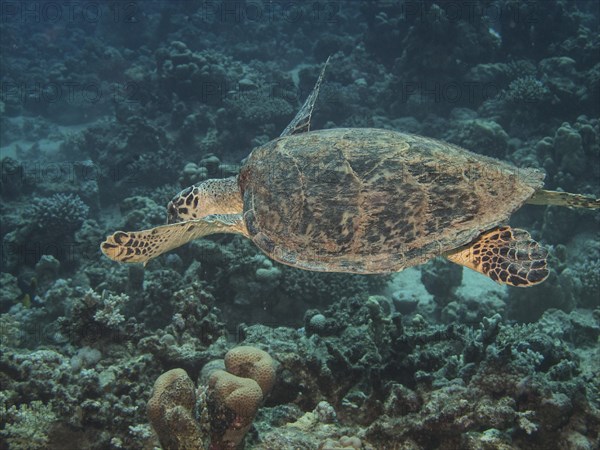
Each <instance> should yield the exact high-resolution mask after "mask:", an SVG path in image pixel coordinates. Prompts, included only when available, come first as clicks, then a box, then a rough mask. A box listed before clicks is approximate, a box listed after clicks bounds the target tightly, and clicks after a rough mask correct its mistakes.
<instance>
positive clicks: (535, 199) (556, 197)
mask: <svg viewBox="0 0 600 450" xmlns="http://www.w3.org/2000/svg"><path fill="white" fill-rule="evenodd" d="M527 203H529V204H530V205H555V206H566V207H568V208H587V209H598V208H600V199H597V198H594V197H590V196H588V195H581V194H572V193H570V192H559V191H549V190H546V189H540V190H539V191H536V192H535V193H534V194H533V195H532V196H531V198H530V199H529V200H527Z"/></svg>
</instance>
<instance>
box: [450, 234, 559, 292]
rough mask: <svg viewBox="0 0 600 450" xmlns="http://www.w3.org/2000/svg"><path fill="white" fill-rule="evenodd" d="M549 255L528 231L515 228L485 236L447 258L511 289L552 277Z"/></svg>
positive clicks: (531, 284)
mask: <svg viewBox="0 0 600 450" xmlns="http://www.w3.org/2000/svg"><path fill="white" fill-rule="evenodd" d="M547 256H548V252H547V251H546V249H545V248H543V247H541V246H540V245H539V244H538V243H537V242H536V241H534V240H533V239H531V236H530V235H529V233H528V232H527V231H524V230H520V229H517V228H511V227H501V228H496V229H494V230H491V231H487V232H485V233H483V234H481V235H480V236H479V237H478V238H477V239H476V240H475V241H473V242H472V243H471V244H470V245H469V246H468V247H463V248H461V249H458V250H456V251H455V252H451V253H449V254H448V255H446V257H447V258H448V259H449V260H450V261H452V262H455V263H457V264H460V265H463V266H465V267H468V268H469V269H473V270H475V271H477V272H480V273H482V274H484V275H487V276H488V277H490V278H491V279H492V280H494V281H496V282H498V283H501V284H508V285H511V286H518V287H529V286H533V285H535V284H538V283H541V282H542V281H544V280H545V279H546V278H547V277H548V269H547V268H546V257H547Z"/></svg>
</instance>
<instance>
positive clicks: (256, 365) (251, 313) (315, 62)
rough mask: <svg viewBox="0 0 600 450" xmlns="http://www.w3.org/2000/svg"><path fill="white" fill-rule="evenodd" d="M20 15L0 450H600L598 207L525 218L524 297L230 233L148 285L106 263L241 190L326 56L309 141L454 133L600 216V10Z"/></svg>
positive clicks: (6, 30)
mask: <svg viewBox="0 0 600 450" xmlns="http://www.w3.org/2000/svg"><path fill="white" fill-rule="evenodd" d="M92 6H93V7H92ZM2 8H3V9H2V18H3V20H2V21H1V22H2V23H0V33H1V34H2V42H1V44H0V49H1V51H2V95H1V98H0V113H1V114H0V116H1V117H0V141H1V142H0V143H1V145H0V146H1V152H2V157H1V159H0V165H1V171H0V196H1V198H2V202H1V204H0V239H1V243H2V245H1V254H0V264H1V270H0V284H1V286H2V289H0V450H10V449H33V448H44V449H49V450H54V449H57V450H58V449H64V448H65V446H70V447H71V448H78V449H107V448H112V449H136V448H138V449H150V448H158V447H159V446H162V447H163V448H203V447H207V446H209V445H212V446H213V448H228V447H230V448H231V447H234V446H235V445H237V444H238V443H243V446H244V448H245V449H246V450H272V449H292V448H293V449H301V450H304V449H306V450H314V449H346V450H352V449H358V448H360V449H362V450H371V449H391V448H393V449H396V448H410V449H415V450H417V449H429V448H439V449H456V448H461V449H462V448H464V449H482V448H483V449H490V448H494V449H512V448H523V449H525V448H527V449H529V448H531V449H553V448H561V449H562V448H566V449H587V448H590V449H591V448H597V447H598V446H599V442H598V435H599V433H600V414H599V412H598V411H599V410H600V404H599V401H598V399H599V398H600V382H599V380H598V376H597V374H598V373H599V372H600V366H599V363H598V361H600V350H599V349H598V339H599V336H600V312H599V311H600V310H599V308H600V303H599V301H600V300H599V299H600V297H599V296H598V292H600V275H599V274H600V244H599V242H600V235H599V234H598V227H599V225H600V215H599V214H598V213H597V212H590V211H579V210H571V209H568V208H558V207H554V206H548V207H544V206H525V207H523V208H522V209H521V210H519V211H517V212H516V213H515V214H514V215H513V216H512V218H511V225H513V226H518V227H520V228H524V229H527V230H528V231H530V232H531V234H532V236H533V237H534V238H535V239H536V240H537V241H539V242H540V243H542V244H543V245H544V246H546V247H547V248H548V249H549V255H550V256H549V258H550V259H549V267H550V271H551V273H550V276H549V277H548V280H547V281H546V282H545V283H544V284H541V285H539V286H536V287H533V288H530V289H523V290H518V289H510V288H508V289H507V288H505V287H502V286H499V285H495V284H494V283H493V282H491V281H490V280H487V279H484V278H483V277H481V276H480V275H479V274H476V273H473V272H471V271H469V270H467V269H464V270H463V269H461V268H460V267H457V266H454V265H452V264H450V263H449V262H447V261H444V260H442V259H439V260H434V261H431V262H430V263H428V264H426V265H424V266H422V267H419V268H412V269H409V270H406V271H404V272H403V273H400V274H393V275H381V276H375V275H374V276H357V275H351V274H336V273H313V272H306V271H301V270H297V269H294V268H291V267H288V266H284V265H281V264H278V263H276V262H274V261H271V260H270V259H269V258H267V257H266V256H265V255H264V254H263V253H262V252H260V251H259V250H258V249H257V248H256V247H255V246H254V245H253V244H252V243H251V242H249V241H247V240H244V239H242V238H240V237H232V236H229V235H214V236H210V237H209V238H207V239H202V240H198V241H195V242H192V243H190V244H189V245H186V246H184V247H182V248H180V249H177V250H176V251H174V252H171V253H169V254H168V255H165V256H163V257H160V258H157V259H156V260H153V261H151V262H150V263H149V264H147V265H146V266H145V267H141V266H135V265H134V266H128V267H127V266H120V265H116V264H114V263H112V262H111V261H108V260H107V259H106V258H104V257H103V256H102V254H101V253H100V251H99V243H100V242H101V241H102V239H103V238H104V237H105V236H106V235H107V234H108V233H109V232H112V231H114V230H117V229H142V228H149V227H153V226H158V225H161V224H164V223H165V220H166V211H165V205H166V204H167V203H168V201H169V200H170V199H171V197H172V196H173V195H175V194H176V193H177V192H179V191H180V190H181V189H183V188H185V187H187V186H189V185H191V184H194V183H198V182H200V181H203V180H205V179H208V178H222V177H228V176H233V175H235V174H236V173H237V172H238V170H239V167H240V166H241V165H242V164H243V162H244V158H246V157H247V156H248V154H249V153H250V151H251V150H252V149H253V148H256V147H257V146H259V145H262V144H264V143H266V142H268V141H269V140H271V139H275V138H277V136H279V134H280V133H281V131H282V130H283V129H284V127H285V126H286V124H287V123H288V122H289V120H290V119H291V118H292V117H293V115H294V113H295V111H297V110H298V108H299V107H300V106H301V104H302V102H303V101H304V99H305V98H306V95H307V93H308V91H309V90H310V89H312V86H313V85H314V82H315V79H316V77H317V76H318V74H319V71H320V69H321V67H322V63H323V61H324V60H325V59H326V58H327V57H329V56H331V60H330V63H329V66H328V70H327V74H326V79H325V81H324V83H323V85H322V89H321V95H320V98H319V101H318V103H317V105H316V109H315V112H314V114H313V116H312V126H311V128H312V129H319V128H326V127H341V126H350V127H379V128H386V129H394V130H399V131H404V132H414V133H418V134H422V135H426V136H431V137H434V138H440V139H444V140H446V141H449V142H453V143H455V144H458V145H461V146H464V147H466V148H468V149H470V150H472V151H474V152H477V153H480V154H483V155H487V156H492V157H497V158H501V159H505V160H507V161H509V162H512V163H513V164H515V165H517V166H518V167H536V168H540V169H543V170H544V171H545V172H546V178H545V186H546V188H548V189H553V190H564V191H570V192H578V193H582V194H587V195H594V196H596V197H598V196H600V185H599V184H598V180H599V179H600V120H598V117H600V107H599V102H598V96H599V94H600V88H599V86H600V83H599V80H600V64H599V59H598V55H599V52H600V41H599V40H598V32H597V31H598V17H599V14H600V13H599V11H598V4H597V2H581V1H579V2H567V1H563V0H548V1H544V2H538V1H527V2H515V1H514V0H497V1H494V2H489V1H467V0H465V1H457V2H440V1H435V2H433V1H423V2H419V1H417V2H385V1H379V2H377V1H370V2H345V3H342V2H305V3H303V2H267V1H253V2H246V1H224V2H168V3H167V2H112V3H110V4H109V3H107V2H98V3H94V5H79V4H76V3H71V4H67V3H62V2H51V3H48V2H32V3H30V4H29V3H28V4H27V5H25V3H24V2H3V4H2ZM53 12H56V13H57V14H56V15H54V16H53V15H52V14H51V13H53ZM59 13H61V14H59ZM396 213H397V214H401V213H402V212H396ZM249 347H250V348H252V349H253V350H244V349H248V348H249ZM258 348H261V349H263V350H264V352H266V353H263V352H260V351H257V350H256V349H258ZM228 350H229V353H228ZM266 354H268V355H269V357H268V358H267V357H266V356H265V355H266ZM221 358H225V359H224V360H223V359H221ZM270 358H272V360H271V359H270ZM273 361H276V362H275V363H273ZM174 368H179V369H174ZM275 373H276V374H277V376H276V377H275V378H274V374H275ZM161 374H162V375H161ZM273 380H275V381H273ZM153 384H154V392H151V391H152V386H153ZM267 392H269V393H268V395H266V393H267ZM151 424H152V426H151ZM153 429H154V431H153ZM211 440H212V444H211V442H210V441H211ZM238 447H241V445H238Z"/></svg>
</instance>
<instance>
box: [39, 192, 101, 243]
mask: <svg viewBox="0 0 600 450" xmlns="http://www.w3.org/2000/svg"><path fill="white" fill-rule="evenodd" d="M89 210H90V208H89V207H88V206H87V205H86V204H85V203H83V201H82V200H81V198H80V197H79V196H78V195H77V194H54V195H53V196H52V197H48V198H40V199H35V200H34V203H33V214H32V217H31V221H32V223H35V224H37V226H38V227H39V228H40V229H43V230H46V231H48V232H53V231H60V232H61V234H64V233H65V232H72V231H75V230H77V229H78V228H79V227H80V226H81V224H82V223H83V221H84V220H85V219H86V218H87V215H88V212H89Z"/></svg>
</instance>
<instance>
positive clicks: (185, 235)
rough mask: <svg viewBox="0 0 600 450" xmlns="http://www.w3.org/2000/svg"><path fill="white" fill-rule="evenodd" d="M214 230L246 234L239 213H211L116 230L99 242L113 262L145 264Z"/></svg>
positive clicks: (212, 232) (103, 251)
mask: <svg viewBox="0 0 600 450" xmlns="http://www.w3.org/2000/svg"><path fill="white" fill-rule="evenodd" d="M215 233H240V234H247V231H246V227H245V226H244V223H243V221H242V217H241V215H240V214H212V215H210V216H206V217H203V218H202V219H195V220H188V221H185V222H179V223H175V224H170V225H162V226H160V227H156V228H150V229H149V230H142V231H132V232H125V231H117V232H115V233H113V234H112V235H111V236H108V237H107V238H106V241H104V242H103V243H102V244H101V245H100V249H101V250H102V253H104V254H105V255H106V256H108V257H109V258H110V259H112V260H113V261H117V262H126V263H144V264H146V263H147V262H148V261H150V260H151V259H153V258H156V257H157V256H159V255H162V254H163V253H165V252H168V251H169V250H173V249H174V248H177V247H180V246H182V245H183V244H186V243H188V242H190V241H193V240H194V239H198V238H200V237H203V236H207V235H209V234H215Z"/></svg>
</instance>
